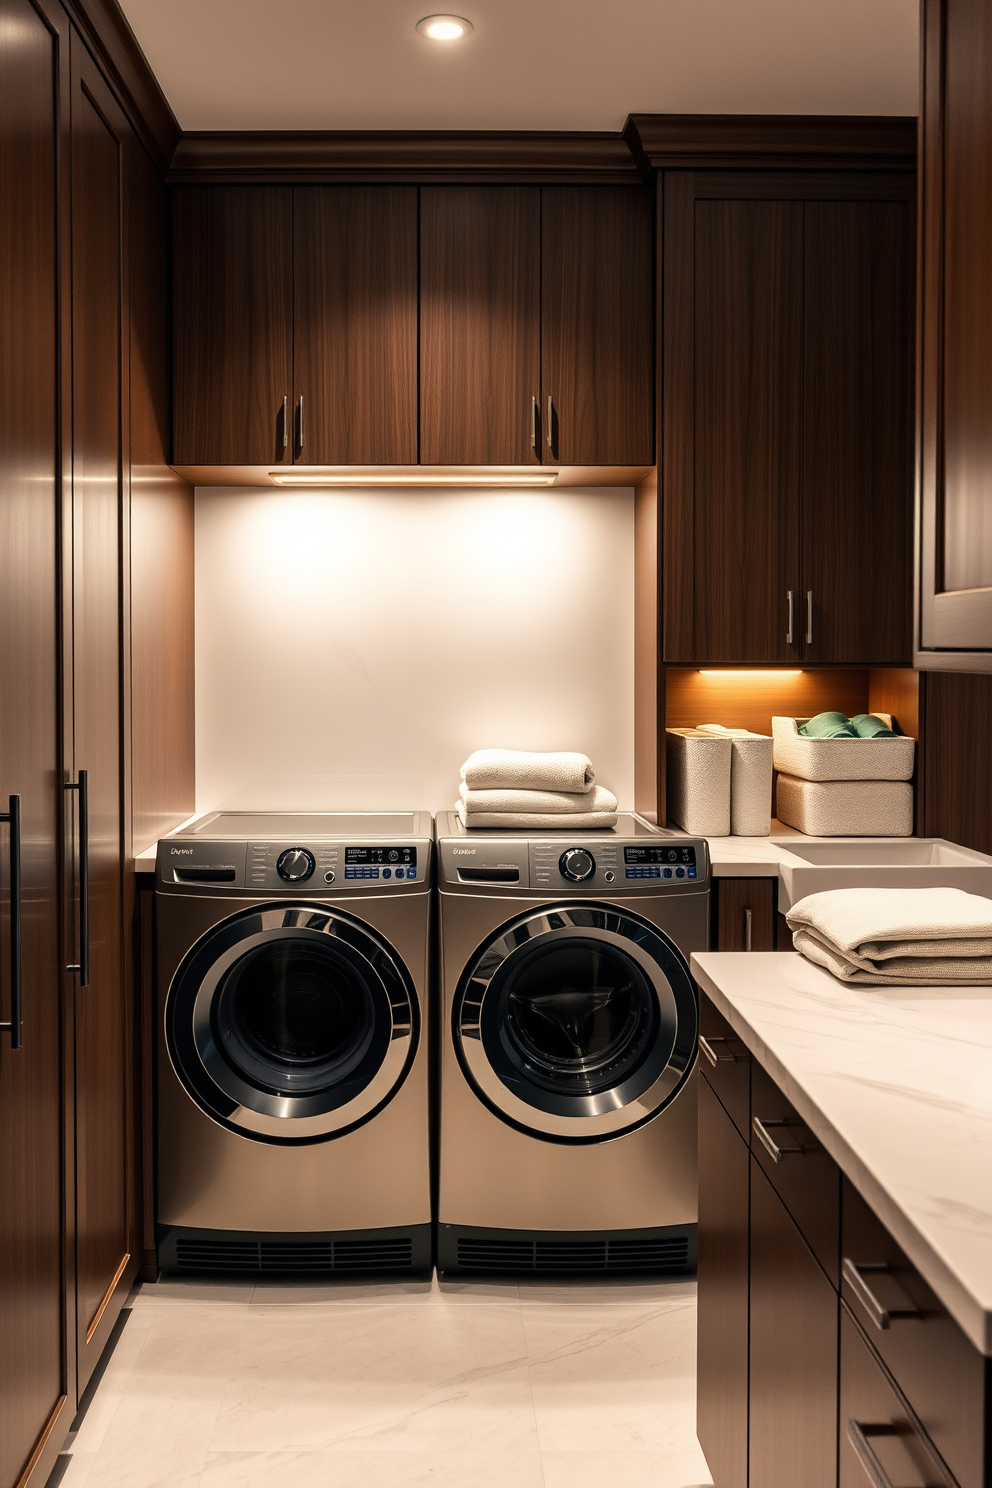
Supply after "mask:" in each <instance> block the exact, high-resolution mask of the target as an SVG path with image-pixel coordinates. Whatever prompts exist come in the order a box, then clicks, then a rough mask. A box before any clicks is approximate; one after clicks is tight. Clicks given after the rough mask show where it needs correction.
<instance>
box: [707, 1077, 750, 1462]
mask: <svg viewBox="0 0 992 1488" xmlns="http://www.w3.org/2000/svg"><path fill="white" fill-rule="evenodd" d="M748 1204H749V1199H748V1151H747V1147H746V1146H745V1144H744V1142H743V1141H742V1140H741V1137H740V1135H739V1134H738V1132H737V1129H736V1128H735V1126H734V1124H733V1122H732V1121H731V1120H730V1117H729V1116H728V1115H727V1113H726V1111H725V1110H724V1109H723V1107H722V1105H721V1104H720V1102H719V1101H718V1100H717V1098H716V1096H715V1095H714V1093H713V1091H712V1090H711V1089H710V1087H709V1085H708V1084H707V1083H706V1081H705V1080H700V1082H699V1231H698V1245H699V1262H698V1277H699V1284H698V1293H697V1297H698V1302H697V1319H698V1321H697V1370H696V1433H697V1435H698V1437H699V1444H700V1446H701V1447H702V1449H703V1452H704V1454H705V1457H706V1462H707V1466H708V1467H709V1470H710V1473H711V1474H712V1477H713V1481H714V1483H715V1484H716V1485H717V1488H747V1416H748V1380H747V1375H748Z"/></svg>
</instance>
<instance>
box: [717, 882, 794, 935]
mask: <svg viewBox="0 0 992 1488" xmlns="http://www.w3.org/2000/svg"><path fill="white" fill-rule="evenodd" d="M713 887H714V888H715V889H716V895H717V898H716V908H717V945H716V948H717V950H718V951H773V950H774V949H775V891H776V889H777V888H778V879H777V878H719V879H717V880H716V882H715V883H714V885H713Z"/></svg>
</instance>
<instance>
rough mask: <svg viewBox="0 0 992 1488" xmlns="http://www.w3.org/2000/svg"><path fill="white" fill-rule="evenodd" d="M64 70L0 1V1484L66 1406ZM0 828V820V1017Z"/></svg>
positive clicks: (64, 36)
mask: <svg viewBox="0 0 992 1488" xmlns="http://www.w3.org/2000/svg"><path fill="white" fill-rule="evenodd" d="M63 79H64V81H65V85H66V90H67V83H68V24H67V22H66V20H65V17H64V16H63V15H61V13H60V12H58V10H57V8H56V7H52V11H51V13H50V12H49V8H48V7H47V6H38V5H34V4H32V0H0V192H2V198H0V201H2V205H0V264H2V265H3V275H4V285H5V288H4V293H3V300H2V306H0V323H2V327H3V329H2V335H0V340H2V344H3V354H2V356H0V407H2V408H3V411H4V412H3V417H2V419H0V575H2V577H0V811H2V812H6V811H7V802H8V797H9V796H10V795H12V794H15V795H19V796H20V806H21V847H22V891H21V892H22V908H21V935H22V943H21V946H22V948H21V955H22V967H21V985H22V995H23V1042H22V1044H21V1047H20V1048H16V1049H15V1048H13V1047H12V1039H11V1036H10V1033H9V1032H7V1031H4V1032H3V1033H0V1133H2V1142H3V1155H2V1157H0V1340H2V1348H0V1488H13V1485H14V1484H16V1483H20V1482H22V1481H23V1477H22V1475H23V1474H24V1473H25V1470H26V1469H27V1467H28V1465H29V1463H30V1462H31V1461H32V1458H33V1457H34V1456H35V1453H36V1450H37V1451H38V1452H39V1453H40V1456H41V1458H42V1459H43V1461H42V1462H41V1463H40V1464H39V1478H38V1481H40V1482H44V1480H45V1478H46V1477H47V1474H48V1472H49V1471H50V1470H51V1467H52V1465H53V1459H52V1453H54V1452H55V1451H57V1450H58V1447H59V1445H60V1444H61V1438H62V1437H64V1435H65V1431H66V1430H67V1429H68V1425H69V1420H70V1419H71V1417H72V1415H73V1411H74V1405H73V1406H69V1405H68V1402H67V1399H66V1397H67V1393H68V1388H69V1386H68V1382H67V1372H66V1360H65V1356H64V1351H63V1331H64V1296H63V1279H62V1278H63V1223H62V1185H63V1173H64V1169H63V1158H62V1099H61V1084H62V1075H61V1021H62V1020H61V988H62V967H61V964H60V957H59V950H60V946H61V933H60V921H59V871H58V824H59V812H60V809H61V802H60V801H59V799H58V759H59V756H58V725H57V703H58V678H57V657H58V637H57V632H56V614H57V604H56V597H57V573H58V569H57V560H58V543H57V526H56V508H57V501H58V488H59V483H58V466H57V453H58V448H59V429H58V425H57V414H58V407H59V325H58V304H59V296H58V278H59V265H58V238H59V232H58V229H59V211H58V185H57V183H58V179H59V175H60V169H59V164H60V163H59V159H58V156H59V149H60V122H61V120H62V119H63V118H64V117H65V115H64V113H63V107H64V104H65V103H66V101H67V99H66V98H65V97H64V96H63V89H62V87H60V83H61V82H62V80H63ZM9 842H10V829H9V827H8V826H6V825H4V826H0V957H2V960H0V1019H3V1020H4V1021H9V1020H10V1019H11V1016H12V1009H11V990H12V989H11V982H10V959H9V948H10V933H11V916H10V887H11V885H10V872H9V867H10V858H9V850H8V849H9ZM60 1416H61V1418H62V1420H63V1425H62V1429H61V1432H59V1431H58V1421H59V1419H60ZM46 1442H51V1444H52V1447H51V1453H46V1451H45V1443H46Z"/></svg>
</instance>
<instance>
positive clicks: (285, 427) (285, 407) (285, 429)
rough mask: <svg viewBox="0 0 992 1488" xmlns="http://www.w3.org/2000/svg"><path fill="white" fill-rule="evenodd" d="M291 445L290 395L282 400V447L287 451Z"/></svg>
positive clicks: (286, 395)
mask: <svg viewBox="0 0 992 1488" xmlns="http://www.w3.org/2000/svg"><path fill="white" fill-rule="evenodd" d="M288 444H289V395H288V393H287V394H285V395H284V396H283V400H282V447H283V449H286V447H287V446H288Z"/></svg>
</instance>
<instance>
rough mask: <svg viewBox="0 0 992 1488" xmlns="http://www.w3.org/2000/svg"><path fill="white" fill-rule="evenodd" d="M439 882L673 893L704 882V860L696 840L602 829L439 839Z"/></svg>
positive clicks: (493, 888) (487, 887)
mask: <svg viewBox="0 0 992 1488" xmlns="http://www.w3.org/2000/svg"><path fill="white" fill-rule="evenodd" d="M439 854H440V860H441V864H440V866H441V878H442V880H443V882H444V883H445V884H458V885H460V886H471V887H475V888H479V889H484V890H487V891H489V892H490V893H491V892H494V891H495V892H498V891H499V889H500V887H501V886H504V887H505V888H507V889H530V890H534V889H542V890H544V889H554V890H556V891H557V890H569V891H570V890H579V891H580V892H590V891H591V892H594V893H598V894H610V893H612V894H616V893H617V892H621V893H624V894H626V893H629V892H630V891H631V890H641V889H645V890H650V891H652V892H653V893H658V892H659V890H661V891H665V892H668V891H673V892H674V891H677V890H679V889H690V888H692V889H696V888H700V887H704V886H706V881H707V879H708V877H709V859H708V857H707V852H706V843H705V841H703V840H702V839H701V838H698V837H696V838H678V837H675V836H674V835H672V836H668V835H661V834H660V833H659V834H658V836H657V837H653V836H649V835H647V834H644V835H638V836H637V837H620V836H615V835H613V834H612V833H609V832H603V833H601V834H599V833H594V834H591V835H590V836H588V837H585V836H579V834H578V833H576V834H575V837H574V838H573V837H572V834H571V833H567V834H566V833H565V832H559V833H557V834H556V835H555V836H553V837H547V838H545V837H530V838H517V839H515V840H514V839H513V838H510V837H509V836H508V835H507V836H497V835H493V836H492V837H487V836H486V835H484V834H483V833H481V832H480V833H478V834H477V835H475V834H473V836H472V838H468V837H467V836H466V837H463V838H457V839H456V838H447V837H442V838H441V839H440V842H439Z"/></svg>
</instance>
